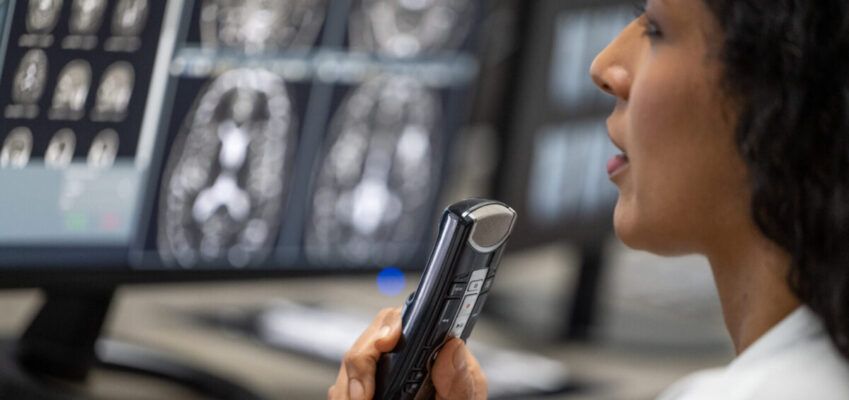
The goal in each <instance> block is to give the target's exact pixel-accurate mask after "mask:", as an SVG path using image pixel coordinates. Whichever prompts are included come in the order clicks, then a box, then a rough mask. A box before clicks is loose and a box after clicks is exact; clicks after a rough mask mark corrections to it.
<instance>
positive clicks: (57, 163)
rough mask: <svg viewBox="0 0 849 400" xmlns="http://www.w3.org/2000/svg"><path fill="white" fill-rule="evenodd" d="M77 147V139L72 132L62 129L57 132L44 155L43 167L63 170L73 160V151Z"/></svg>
mask: <svg viewBox="0 0 849 400" xmlns="http://www.w3.org/2000/svg"><path fill="white" fill-rule="evenodd" d="M76 146H77V137H76V136H75V135H74V131H72V130H71V129H68V128H63V129H60V130H59V131H57V132H56V133H55V134H54V135H53V137H52V138H50V143H49V144H48V145H47V152H46V153H44V165H45V166H46V167H47V168H64V167H66V166H68V164H70V163H71V161H72V160H73V159H74V149H75V148H76Z"/></svg>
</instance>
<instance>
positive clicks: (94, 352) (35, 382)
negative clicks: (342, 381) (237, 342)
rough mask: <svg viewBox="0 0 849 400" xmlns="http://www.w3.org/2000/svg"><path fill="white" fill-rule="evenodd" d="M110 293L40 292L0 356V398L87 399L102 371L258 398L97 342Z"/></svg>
mask: <svg viewBox="0 0 849 400" xmlns="http://www.w3.org/2000/svg"><path fill="white" fill-rule="evenodd" d="M114 293H115V288H114V287H106V288H98V289H89V290H85V291H83V290H73V289H54V288H49V289H44V294H45V296H44V297H45V302H44V304H43V306H42V307H41V309H40V310H39V311H38V314H37V315H36V316H35V318H34V319H33V320H32V322H31V323H30V325H29V327H27V329H26V331H25V332H24V334H23V335H22V336H21V337H20V338H19V339H17V340H15V341H12V342H10V343H9V344H8V345H7V346H6V348H5V353H4V354H3V355H2V357H0V397H2V398H4V399H43V400H82V399H87V398H89V396H87V395H86V390H85V385H84V383H85V381H86V378H87V377H88V375H89V373H90V372H91V371H92V370H93V369H97V368H101V369H106V370H112V371H120V372H128V373H131V374H138V375H142V376H147V377H154V378H158V379H162V380H165V381H169V382H171V383H176V384H178V385H180V386H182V387H186V388H189V389H192V390H193V391H195V392H196V393H198V394H201V395H203V396H205V397H209V398H212V399H221V400H230V399H240V400H259V399H261V397H259V396H257V395H256V394H254V393H252V392H251V391H249V390H247V389H245V388H243V387H242V386H239V385H237V384H235V383H232V382H229V381H228V380H226V379H223V378H220V377H217V376H215V375H212V374H210V373H207V372H204V371H201V370H199V369H196V368H193V367H190V366H188V365H185V364H182V363H180V362H178V361H175V360H173V359H170V358H168V357H167V356H164V355H161V354H159V353H157V352H155V351H153V350H152V349H146V348H141V347H139V346H134V345H129V344H125V343H119V342H114V341H109V340H103V339H100V340H98V337H99V336H100V332H101V329H102V327H103V323H104V321H105V319H106V315H107V312H108V311H109V305H110V303H111V302H112V297H113V295H114Z"/></svg>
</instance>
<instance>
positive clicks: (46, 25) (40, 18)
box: [27, 0, 62, 34]
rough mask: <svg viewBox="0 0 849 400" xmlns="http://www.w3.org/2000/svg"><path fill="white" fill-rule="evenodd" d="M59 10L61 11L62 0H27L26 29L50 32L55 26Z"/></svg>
mask: <svg viewBox="0 0 849 400" xmlns="http://www.w3.org/2000/svg"><path fill="white" fill-rule="evenodd" d="M60 11H62V0H29V4H28V7H27V31H29V32H30V33H38V34H48V33H50V32H51V31H53V28H54V27H55V26H56V21H57V20H58V19H59V12H60Z"/></svg>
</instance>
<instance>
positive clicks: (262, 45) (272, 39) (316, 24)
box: [200, 0, 328, 53]
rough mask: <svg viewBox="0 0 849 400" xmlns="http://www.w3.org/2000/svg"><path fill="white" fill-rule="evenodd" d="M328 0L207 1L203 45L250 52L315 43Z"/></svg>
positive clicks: (205, 0)
mask: <svg viewBox="0 0 849 400" xmlns="http://www.w3.org/2000/svg"><path fill="white" fill-rule="evenodd" d="M327 3H328V0H290V1H279V0H203V5H202V7H203V9H202V10H201V21H200V33H201V39H202V41H203V45H204V46H206V47H211V48H227V49H237V50H242V51H245V52H247V53H261V52H279V51H281V50H284V49H290V48H308V47H310V46H313V45H314V44H315V41H316V38H317V37H318V34H319V32H320V31H321V27H322V24H323V23H324V18H325V13H326V12H327Z"/></svg>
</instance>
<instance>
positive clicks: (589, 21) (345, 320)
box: [0, 0, 732, 399]
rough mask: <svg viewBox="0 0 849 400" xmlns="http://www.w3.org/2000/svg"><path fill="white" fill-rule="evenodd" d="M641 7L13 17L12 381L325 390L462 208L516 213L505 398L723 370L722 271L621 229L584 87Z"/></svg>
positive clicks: (84, 393)
mask: <svg viewBox="0 0 849 400" xmlns="http://www.w3.org/2000/svg"><path fill="white" fill-rule="evenodd" d="M634 16H635V10H634V6H633V5H632V2H631V1H622V0H538V1H521V0H487V1H483V0H285V1H284V0H167V1H166V0H162V1H153V0H150V1H148V0H64V1H63V0H0V27H2V29H0V32H2V36H0V54H2V56H0V74H2V80H0V94H2V95H0V113H2V117H0V288H2V290H0V332H2V333H3V334H4V336H6V337H7V338H8V339H9V340H8V343H9V344H8V345H7V346H6V347H5V348H6V351H5V352H4V353H3V355H4V357H3V361H2V365H3V366H4V368H2V369H3V370H4V371H5V372H4V373H0V375H2V376H0V378H1V379H0V393H2V394H5V395H8V396H3V397H4V398H7V397H8V398H47V399H70V398H120V399H124V398H132V399H162V398H173V399H183V398H186V399H193V398H216V397H218V398H247V397H244V396H243V395H239V394H238V393H239V392H233V393H237V394H232V393H231V394H230V395H225V393H230V392H229V390H230V389H232V388H231V386H232V385H231V386H227V385H225V383H224V381H223V380H221V381H219V380H216V379H219V378H223V379H224V380H227V381H232V382H235V383H237V384H238V385H240V386H242V387H245V388H248V389H249V390H250V391H252V392H255V393H257V394H258V395H259V396H261V397H263V398H269V399H318V398H324V397H325V396H326V390H327V388H328V387H329V386H330V385H331V384H332V383H333V381H334V380H335V376H336V371H337V368H338V362H339V360H340V359H341V357H342V354H343V353H344V351H345V350H346V349H347V348H348V346H350V344H351V343H353V341H354V340H355V339H356V337H357V336H358V334H359V332H360V331H361V330H362V329H363V328H364V327H365V326H367V325H368V323H369V322H370V320H371V318H372V316H373V315H375V314H376V313H377V312H378V310H380V309H381V308H383V307H395V306H400V305H401V304H402V303H403V302H404V300H405V299H406V296H407V295H408V294H409V293H410V292H411V291H413V290H415V287H416V285H417V283H418V278H419V273H420V272H421V269H422V268H423V266H424V265H425V262H426V261H427V255H428V251H429V249H430V246H431V245H432V240H433V238H434V236H435V232H434V230H435V228H436V224H437V222H438V218H439V216H440V215H441V212H442V210H443V208H444V207H445V206H446V205H448V204H450V203H452V202H454V201H457V200H461V199H463V198H467V197H488V198H494V199H498V200H501V201H504V202H506V203H507V204H509V205H510V206H512V207H513V208H514V209H515V210H516V211H517V212H518V214H519V222H518V226H517V227H516V229H515V230H514V232H513V235H512V238H511V239H510V242H509V245H508V248H507V254H506V255H505V258H504V259H503V261H502V268H500V272H499V278H498V279H497V282H496V283H495V284H494V286H493V288H492V290H491V292H490V295H489V297H488V301H487V306H486V308H485V310H484V316H483V318H482V319H481V320H480V321H479V323H478V325H477V327H476V329H475V332H474V334H473V335H472V338H471V340H470V343H471V344H470V345H471V347H472V348H473V351H474V352H475V354H476V355H477V357H478V358H479V359H480V360H481V363H482V365H483V368H484V370H485V371H486V373H487V375H488V376H489V380H490V385H491V386H490V397H491V398H494V399H495V398H501V399H507V398H514V399H532V398H542V397H546V398H557V399H652V398H654V397H655V396H657V395H658V394H659V393H660V392H661V391H662V390H663V389H664V388H665V387H666V386H668V385H669V384H671V383H672V382H674V381H676V380H677V379H679V378H681V377H683V376H685V375H687V374H688V373H690V372H692V371H695V370H698V369H702V368H708V367H714V366H720V365H722V364H724V363H726V362H728V361H729V360H730V359H731V357H732V351H731V347H730V343H729V340H728V339H727V338H726V334H725V330H724V326H723V324H722V317H721V314H720V310H719V304H718V301H717V299H716V295H715V292H714V288H713V285H712V281H711V274H710V270H709V268H708V265H707V263H706V261H705V260H704V259H702V258H700V257H684V258H671V259H670V258H659V257H655V256H652V255H648V254H645V253H639V252H634V251H632V250H629V249H627V248H625V247H624V246H623V245H622V244H621V243H619V242H618V241H617V240H616V238H615V237H614V235H613V233H612V227H611V214H612V209H613V204H614V203H615V201H616V196H617V193H616V190H615V187H614V186H613V185H612V184H611V183H610V182H609V181H608V179H607V175H606V171H605V164H606V162H607V160H608V159H609V158H610V157H611V156H613V155H614V154H615V153H616V149H615V148H614V147H613V146H612V144H611V143H610V142H609V140H608V138H607V132H606V129H605V124H604V121H605V118H606V117H607V115H608V114H609V112H610V110H611V109H612V106H613V102H612V100H611V99H610V98H607V97H606V96H605V95H604V94H603V93H602V92H600V91H599V90H598V89H597V88H596V87H595V86H594V85H593V83H592V81H591V80H590V78H589V74H588V70H589V66H590V63H591V62H592V60H593V58H594V56H595V55H596V54H597V53H598V52H599V51H600V50H602V49H603V48H604V46H605V45H606V44H607V43H608V42H609V41H610V40H611V39H612V38H613V37H615V35H616V34H617V33H618V32H619V31H620V30H621V29H622V28H623V27H624V26H625V25H626V24H627V23H628V22H629V21H630V20H631V19H632V18H634ZM166 355H167V356H166ZM57 381H59V382H62V383H61V384H56V382H57ZM199 382H200V383H199ZM216 385H217V386H216ZM221 385H224V386H221ZM233 387H235V386H233ZM192 388H193V389H194V390H193V389H192ZM233 390H236V389H233ZM204 392H205V393H204ZM36 396H41V397H36ZM227 396H229V397H227Z"/></svg>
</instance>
